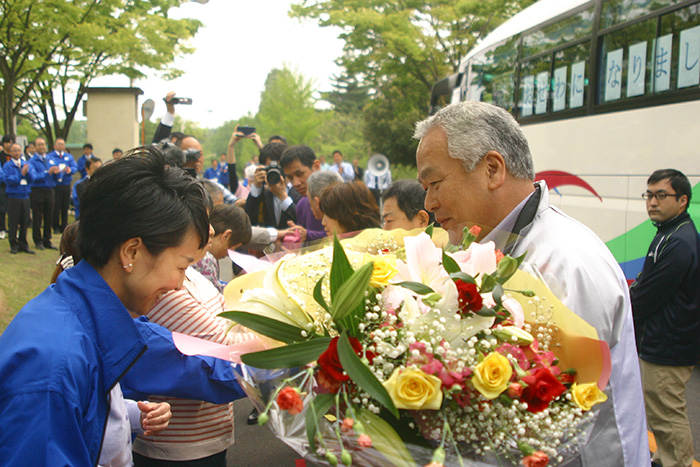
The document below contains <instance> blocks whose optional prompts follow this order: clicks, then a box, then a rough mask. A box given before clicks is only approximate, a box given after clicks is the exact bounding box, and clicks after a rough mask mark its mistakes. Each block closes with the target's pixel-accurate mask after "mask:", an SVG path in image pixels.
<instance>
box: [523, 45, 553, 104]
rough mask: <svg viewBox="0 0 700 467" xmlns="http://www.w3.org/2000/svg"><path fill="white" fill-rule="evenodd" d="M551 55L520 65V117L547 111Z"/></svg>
mask: <svg viewBox="0 0 700 467" xmlns="http://www.w3.org/2000/svg"><path fill="white" fill-rule="evenodd" d="M551 63H552V60H551V57H550V56H544V57H541V58H539V59H536V60H531V61H529V62H527V63H523V64H522V65H521V66H520V100H519V104H518V106H519V107H520V109H519V110H520V113H519V116H520V117H529V116H530V115H541V114H544V113H547V108H548V104H549V91H550V82H549V71H550V69H551Z"/></svg>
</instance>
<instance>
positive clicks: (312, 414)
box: [305, 394, 335, 452]
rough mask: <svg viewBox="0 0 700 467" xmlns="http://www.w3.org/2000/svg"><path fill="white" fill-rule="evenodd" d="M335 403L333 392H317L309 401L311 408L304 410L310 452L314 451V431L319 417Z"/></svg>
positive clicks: (319, 420) (319, 419)
mask: <svg viewBox="0 0 700 467" xmlns="http://www.w3.org/2000/svg"><path fill="white" fill-rule="evenodd" d="M334 403H335V394H318V395H317V396H316V397H314V399H313V401H311V405H313V409H312V408H309V410H307V411H306V419H305V422H306V437H307V438H308V440H309V447H310V451H311V452H316V431H317V427H318V425H319V423H321V418H323V416H324V415H326V413H327V412H328V411H329V410H330V408H331V407H332V406H333V404H334Z"/></svg>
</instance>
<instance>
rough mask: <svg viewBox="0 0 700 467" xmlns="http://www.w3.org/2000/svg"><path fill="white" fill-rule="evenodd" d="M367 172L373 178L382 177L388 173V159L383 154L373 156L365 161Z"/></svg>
mask: <svg viewBox="0 0 700 467" xmlns="http://www.w3.org/2000/svg"><path fill="white" fill-rule="evenodd" d="M367 170H368V171H369V173H371V174H372V175H373V176H374V177H382V176H383V175H384V174H386V173H387V172H388V171H389V159H388V158H387V157H386V156H385V155H384V154H375V155H373V156H372V157H370V158H369V161H367Z"/></svg>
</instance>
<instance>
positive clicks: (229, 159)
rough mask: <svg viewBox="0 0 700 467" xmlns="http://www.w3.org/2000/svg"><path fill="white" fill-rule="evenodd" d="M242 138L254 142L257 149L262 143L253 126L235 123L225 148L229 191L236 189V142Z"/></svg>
mask: <svg viewBox="0 0 700 467" xmlns="http://www.w3.org/2000/svg"><path fill="white" fill-rule="evenodd" d="M242 139H251V140H253V143H255V147H257V148H258V151H260V150H262V148H263V144H262V140H261V139H260V136H258V134H257V133H256V132H255V128H254V127H250V126H241V125H236V128H234V129H233V134H231V139H230V140H229V142H228V148H227V149H226V165H227V168H228V174H229V175H228V177H229V183H228V185H229V186H228V187H227V188H229V189H230V190H231V192H233V193H236V192H237V191H238V172H236V144H237V143H238V142H239V141H240V140H242Z"/></svg>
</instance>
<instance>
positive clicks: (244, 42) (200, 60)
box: [92, 0, 343, 128]
mask: <svg viewBox="0 0 700 467" xmlns="http://www.w3.org/2000/svg"><path fill="white" fill-rule="evenodd" d="M291 3H293V2H290V1H289V0H245V1H243V0H209V2H208V3H206V4H204V5H201V4H199V3H189V4H185V5H183V6H182V7H180V8H178V9H173V10H172V11H171V15H172V17H176V18H181V17H189V18H196V19H199V20H200V21H201V22H202V23H203V26H202V27H201V28H200V29H199V32H198V33H197V35H196V36H195V38H194V39H193V41H192V45H193V46H194V47H195V49H196V51H195V52H194V53H193V54H190V55H187V56H184V57H183V58H181V59H178V60H177V61H176V62H175V66H176V67H177V68H179V69H181V70H183V71H184V72H185V74H184V75H183V76H182V77H181V78H178V79H177V80H173V81H164V80H160V79H158V78H157V77H149V78H148V79H145V80H138V81H136V82H135V83H134V85H135V86H136V87H139V88H141V89H142V90H143V91H144V95H143V96H142V97H141V101H140V102H143V101H144V100H145V99H153V100H154V101H155V102H156V108H155V112H154V115H153V117H152V118H151V120H155V121H157V120H158V119H159V118H160V116H161V115H162V114H163V113H164V112H165V104H164V103H163V97H164V96H165V94H166V93H167V92H168V91H170V90H173V91H175V92H176V93H177V95H178V96H182V97H191V98H192V99H193V105H192V106H180V107H179V108H178V109H177V113H178V114H180V115H182V117H183V118H186V119H188V120H192V121H195V122H199V123H200V124H201V126H203V127H210V128H213V127H217V126H219V125H221V124H222V123H223V122H225V121H227V120H233V119H237V118H238V117H241V116H243V115H245V114H247V113H249V112H250V113H252V114H255V113H256V112H257V109H258V105H259V103H260V93H261V92H262V90H263V85H264V83H265V78H266V76H267V74H268V73H269V72H270V70H272V69H273V68H275V67H282V66H283V64H287V65H288V66H289V67H290V68H291V69H292V70H295V71H298V72H299V73H301V74H302V75H304V76H305V77H306V78H307V79H312V80H313V82H314V84H315V88H316V89H317V90H320V91H327V90H330V89H331V81H330V78H331V77H332V76H333V75H334V74H338V73H339V72H340V69H339V68H338V67H337V66H336V65H335V63H334V60H335V59H336V58H338V57H340V55H341V53H342V47H343V42H342V41H341V40H340V39H338V38H337V36H338V33H339V30H338V29H336V28H321V27H319V26H318V24H317V23H316V22H315V21H304V22H300V21H299V20H298V19H293V18H290V17H289V16H288V15H287V13H288V11H289V6H290V4H291ZM128 85H129V80H128V79H127V78H124V77H119V78H116V77H109V78H100V79H98V80H95V81H94V82H93V83H92V86H128Z"/></svg>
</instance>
